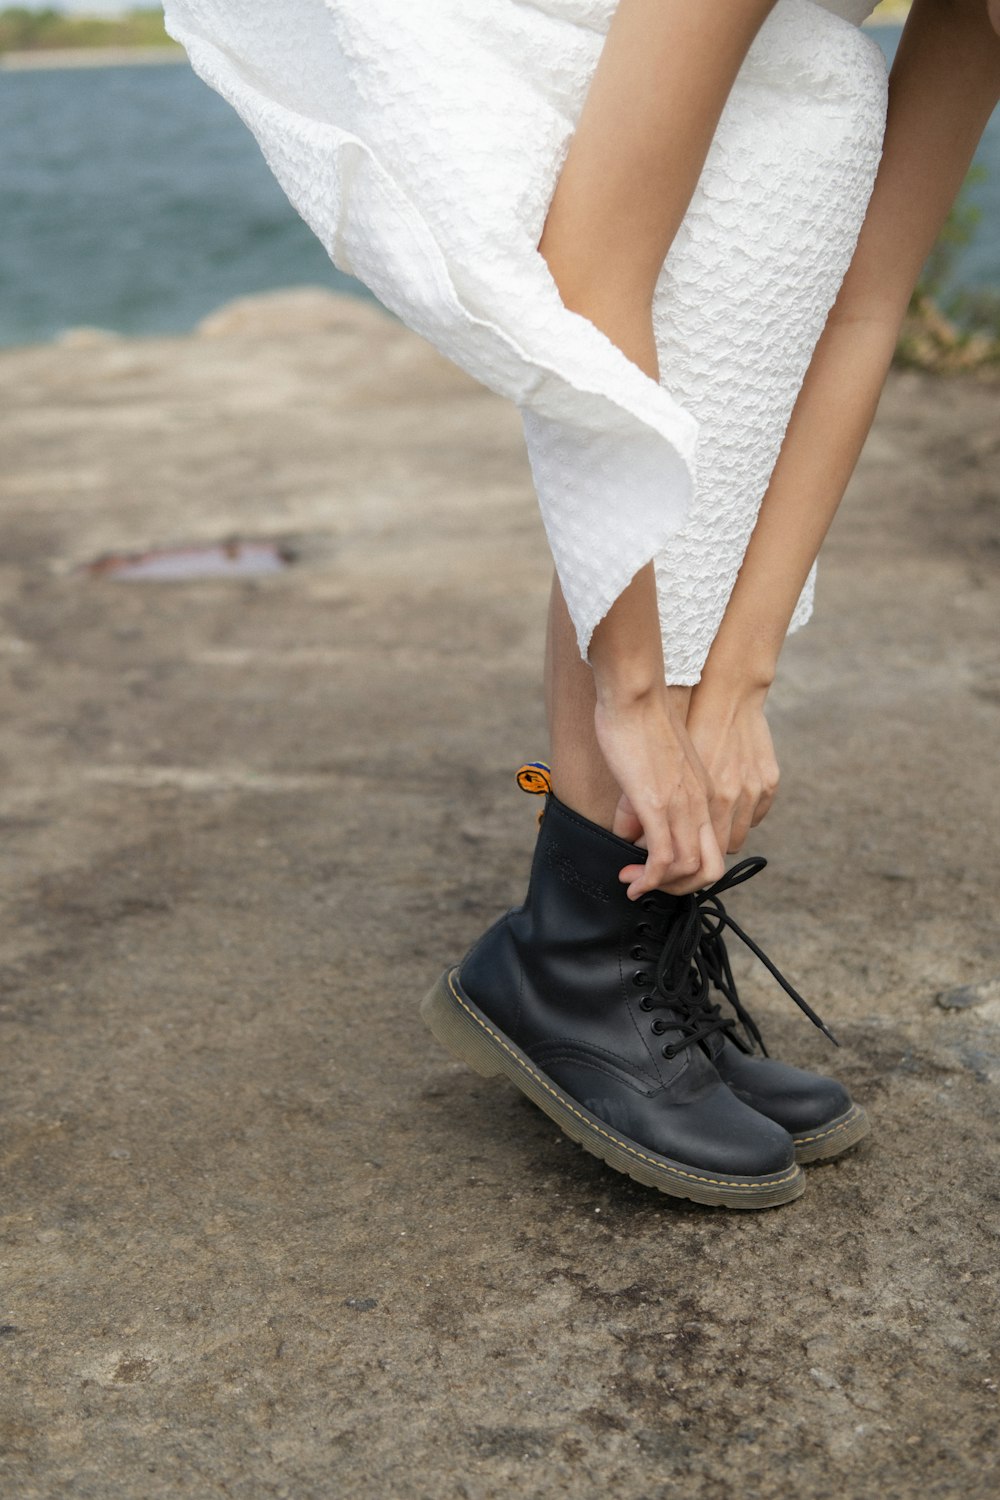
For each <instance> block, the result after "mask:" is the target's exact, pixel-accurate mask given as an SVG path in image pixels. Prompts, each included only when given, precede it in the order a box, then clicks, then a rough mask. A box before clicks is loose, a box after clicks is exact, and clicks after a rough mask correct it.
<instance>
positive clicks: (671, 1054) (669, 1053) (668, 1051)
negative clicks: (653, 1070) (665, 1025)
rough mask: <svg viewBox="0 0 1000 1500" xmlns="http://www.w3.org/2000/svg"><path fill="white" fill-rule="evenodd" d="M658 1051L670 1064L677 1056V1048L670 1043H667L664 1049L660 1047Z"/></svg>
mask: <svg viewBox="0 0 1000 1500" xmlns="http://www.w3.org/2000/svg"><path fill="white" fill-rule="evenodd" d="M660 1051H661V1052H662V1053H663V1056H664V1057H665V1058H666V1059H667V1061H668V1062H672V1061H673V1059H674V1058H675V1057H676V1056H677V1048H676V1047H674V1046H673V1045H672V1044H671V1043H670V1042H668V1043H667V1045H666V1046H665V1047H661V1048H660Z"/></svg>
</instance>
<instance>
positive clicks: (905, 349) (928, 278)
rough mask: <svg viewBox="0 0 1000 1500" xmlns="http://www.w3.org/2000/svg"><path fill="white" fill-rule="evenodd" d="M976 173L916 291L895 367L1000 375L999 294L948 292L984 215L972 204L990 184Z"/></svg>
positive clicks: (980, 290)
mask: <svg viewBox="0 0 1000 1500" xmlns="http://www.w3.org/2000/svg"><path fill="white" fill-rule="evenodd" d="M986 175H987V174H986V169H985V168H984V167H978V166H977V167H973V168H972V170H971V171H970V172H969V174H968V176H967V177H966V179H965V182H964V183H963V185H962V190H961V192H960V193H959V195H958V198H957V199H956V200H955V204H954V206H953V208H952V210H951V213H950V214H949V215H948V218H947V220H946V222H945V225H944V228H943V229H942V231H941V233H940V235H939V236H938V240H937V244H936V245H935V246H934V249H933V250H932V251H931V253H930V255H929V256H928V258H927V263H926V265H925V266H924V269H923V271H922V273H921V276H920V280H919V281H918V282H917V285H916V286H915V287H914V290H913V296H912V297H911V299H910V306H909V311H908V312H907V315H906V319H905V321H904V323H903V327H902V330H901V331H900V336H899V343H898V345H897V348H896V363H897V364H901V365H909V366H913V367H916V368H918V369H922V370H937V371H940V372H942V373H946V372H948V371H951V370H977V371H981V372H989V373H996V374H1000V291H994V290H991V289H989V288H975V289H972V290H970V289H968V288H959V289H957V290H949V286H950V285H952V277H953V272H954V269H955V263H956V261H957V259H958V256H959V253H960V252H961V251H962V250H963V249H964V248H965V246H966V245H968V244H970V243H971V242H972V240H973V239H974V238H975V235H976V233H977V231H978V229H979V225H980V220H981V218H982V211H981V209H980V208H979V207H978V205H977V204H976V203H975V202H974V201H972V194H973V193H974V191H975V189H976V187H977V186H978V185H979V184H980V183H981V182H984V181H985V179H986Z"/></svg>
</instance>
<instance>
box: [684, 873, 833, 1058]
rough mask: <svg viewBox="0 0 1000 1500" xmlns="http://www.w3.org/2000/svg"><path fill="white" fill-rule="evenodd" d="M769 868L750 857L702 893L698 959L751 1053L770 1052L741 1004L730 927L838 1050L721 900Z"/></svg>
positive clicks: (698, 900)
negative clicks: (757, 1050) (728, 947)
mask: <svg viewBox="0 0 1000 1500" xmlns="http://www.w3.org/2000/svg"><path fill="white" fill-rule="evenodd" d="M766 864H767V860H766V859H764V858H763V857H762V856H761V855H759V854H754V855H751V856H750V858H749V859H741V860H740V862H739V864H736V865H733V868H732V869H731V870H727V871H726V873H725V875H723V877H722V879H721V880H717V881H716V882H715V884H714V885H710V886H708V888H707V889H706V890H704V891H699V892H698V895H697V897H696V898H695V899H696V903H697V910H698V921H699V926H700V941H699V959H700V965H701V968H702V970H703V972H704V974H705V977H706V979H707V981H708V986H711V985H714V986H715V988H716V989H717V990H718V991H719V993H720V994H721V995H723V996H724V998H725V999H726V1000H727V1001H728V1002H729V1004H730V1005H731V1006H732V1007H733V1010H734V1011H735V1012H736V1015H737V1016H738V1018H739V1021H740V1025H741V1026H742V1027H743V1030H744V1032H745V1033H746V1036H747V1039H748V1040H749V1042H750V1044H751V1050H753V1045H754V1044H755V1043H756V1045H757V1046H759V1047H760V1050H761V1052H763V1054H764V1056H765V1057H766V1056H767V1055H768V1053H767V1048H766V1047H765V1045H764V1038H763V1037H762V1036H761V1034H760V1028H759V1027H758V1025H757V1023H756V1021H755V1020H754V1018H753V1016H751V1014H750V1012H749V1011H748V1010H747V1008H746V1006H745V1005H744V1004H743V1002H742V1001H741V1000H740V995H739V990H738V989H737V987H736V980H735V979H734V978H733V971H732V967H731V965H730V962H729V954H728V952H727V951H726V942H725V938H724V937H723V932H724V931H725V929H726V928H727V927H728V928H729V930H730V932H732V933H734V934H735V935H736V937H738V938H739V940H740V942H741V943H745V944H746V946H747V947H748V948H749V949H750V952H751V953H752V954H753V955H754V957H755V958H758V959H759V960H760V962H761V963H762V964H763V965H764V967H765V969H767V971H768V973H769V974H770V975H771V976H772V977H773V978H774V979H776V980H777V981H778V983H779V984H780V985H781V988H782V989H783V990H784V992H785V994H786V995H788V996H789V998H790V999H792V1000H794V1001H795V1004H796V1005H797V1006H798V1007H799V1010H801V1011H802V1013H803V1014H804V1015H806V1016H808V1017H809V1020H810V1021H811V1022H812V1023H813V1025H814V1026H818V1027H819V1029H820V1031H821V1032H822V1033H823V1035H824V1036H826V1037H829V1039H830V1041H831V1042H832V1043H833V1045H834V1046H835V1047H839V1046H840V1043H839V1042H838V1041H837V1038H836V1037H835V1036H834V1034H833V1032H832V1031H831V1030H830V1028H829V1026H828V1025H827V1024H826V1022H825V1021H824V1020H823V1019H822V1017H821V1016H818V1015H817V1014H816V1012H815V1011H814V1010H813V1008H812V1006H811V1005H810V1004H809V1002H808V1001H807V1000H804V999H803V997H802V996H801V995H800V994H799V992H798V990H797V989H795V988H794V986H793V985H790V984H789V983H788V980H787V979H786V978H785V976H784V975H783V974H782V973H781V971H780V970H779V969H778V968H777V966H776V965H775V964H773V963H772V962H771V960H770V959H769V958H768V956H767V954H766V953H765V952H764V951H763V950H762V949H761V948H760V947H758V945H757V944H756V943H755V942H754V940H753V938H752V937H750V936H749V934H748V933H746V932H744V931H743V928H742V927H741V926H740V925H739V923H738V922H736V921H734V920H733V918H732V917H731V916H730V915H729V913H728V912H727V911H726V908H725V907H724V906H723V904H722V901H721V899H720V897H721V896H722V893H723V892H724V891H729V890H732V888H733V887H734V886H737V885H742V884H743V882H744V881H745V880H752V879H753V877H754V875H759V874H760V872H761V870H763V869H764V867H765V866H766ZM711 1009H718V1007H717V1006H713V1007H711Z"/></svg>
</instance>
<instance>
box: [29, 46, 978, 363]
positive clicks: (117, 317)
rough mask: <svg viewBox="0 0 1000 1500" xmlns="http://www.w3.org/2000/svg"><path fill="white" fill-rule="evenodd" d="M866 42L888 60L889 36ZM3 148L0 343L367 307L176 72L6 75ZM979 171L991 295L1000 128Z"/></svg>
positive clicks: (252, 151) (962, 274)
mask: <svg viewBox="0 0 1000 1500" xmlns="http://www.w3.org/2000/svg"><path fill="white" fill-rule="evenodd" d="M873 34H874V35H875V36H876V37H877V39H878V40H879V41H880V42H881V43H882V45H883V46H884V47H885V49H886V51H887V52H888V53H890V54H891V52H892V50H893V48H894V46H895V41H896V38H897V36H898V30H897V29H896V28H893V27H882V28H879V29H877V30H876V31H875V32H874V33H873ZM0 141H2V142H3V150H2V153H0V203H2V205H3V207H2V223H3V231H2V234H0V344H16V343H26V342H33V341H35V340H39V339H47V338H50V337H52V336H53V335H54V334H57V333H59V332H60V331H61V330H63V329H65V328H67V327H74V326H77V325H80V324H94V325H97V326H99V327H104V328H113V329H118V330H120V331H122V332H125V333H161V332H180V331H184V330H187V329H189V328H191V327H192V326H193V324H194V323H196V322H197V320H198V319H199V318H201V317H203V316H204V315H205V314H206V313H208V312H210V311H211V310H212V309H213V308H215V307H218V306H219V304H220V303H222V302H226V301H228V300H229V299H230V298H232V297H238V296H242V295H244V294H245V293H249V292H258V291H265V290H269V289H271V288H273V287H279V286H292V285H301V284H304V283H309V284H314V285H320V286H327V287H331V288H335V289H339V290H350V291H354V292H358V293H360V294H362V295H367V294H366V293H365V292H364V289H363V288H360V287H359V286H358V283H357V282H355V281H352V280H351V279H350V278H349V277H346V276H343V275H341V273H340V272H338V271H336V270H335V269H334V267H333V266H332V265H331V263H330V261H329V260H328V258H327V256H326V254H325V252H324V251H323V250H322V248H321V247H320V245H319V243H318V242H317V240H316V239H315V238H314V237H313V235H312V234H311V233H310V231H309V230H308V229H307V228H306V227H305V225H304V224H303V223H302V221H301V220H300V219H299V218H298V216H297V215H296V214H295V213H294V211H293V210H292V209H291V208H290V206H289V204H288V202H287V201H286V199H285V197H284V195H283V194H282V192H281V190H280V188H279V187H278V186H277V184H276V183H275V181H274V179H273V178H272V177H271V174H270V172H269V171H268V169H267V167H266V166H265V165H264V162H263V159H262V158H261V155H260V152H259V150H258V148H257V146H256V143H255V142H254V140H253V138H252V136H251V135H250V133H249V132H248V131H247V129H246V128H245V126H244V125H242V124H241V122H240V121H239V119H238V118H237V116H236V115H235V114H234V112H233V111H232V110H231V109H230V108H229V106H228V105H227V104H225V103H223V101H222V100H221V99H220V98H219V97H218V96H217V95H216V94H214V93H212V91H211V90H210V89H208V88H206V86H205V85H204V84H203V83H201V82H200V80H198V79H197V78H195V76H194V74H193V73H192V72H191V71H190V69H189V68H188V67H187V65H186V64H171V63H165V64H162V65H153V66H147V67H141V68H140V67H135V68H130V67H121V68H103V67H102V68H82V69H72V70H69V69H66V70H55V71H51V72H49V71H39V72H35V71H31V72H23V73H18V72H6V73H0ZM980 159H981V160H983V162H984V163H985V164H986V166H987V168H988V171H989V181H988V183H986V184H984V185H983V186H981V187H979V188H977V189H976V191H975V194H974V196H975V199H976V200H977V201H978V202H979V203H980V204H981V206H982V208H983V223H982V226H981V227H980V230H979V232H978V234H977V237H976V240H975V243H974V244H973V245H971V246H970V247H969V248H968V249H967V250H965V251H964V252H963V253H962V255H961V257H960V259H959V262H958V264H957V267H956V280H957V281H958V282H960V283H961V284H963V285H970V286H992V287H995V288H997V289H998V290H1000V117H997V116H995V117H994V119H993V121H992V122H991V125H990V129H989V132H988V135H987V138H986V139H985V141H984V143H983V147H982V149H981V152H980Z"/></svg>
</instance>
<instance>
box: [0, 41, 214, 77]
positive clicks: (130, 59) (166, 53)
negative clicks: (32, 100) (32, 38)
mask: <svg viewBox="0 0 1000 1500" xmlns="http://www.w3.org/2000/svg"><path fill="white" fill-rule="evenodd" d="M180 62H187V53H186V52H185V51H184V48H183V47H175V46H169V47H167V46H159V45H157V46H154V47H39V48H38V49H37V50H32V51H22V52H4V53H0V71H3V72H8V73H29V72H31V73H34V72H42V71H45V70H49V71H55V70H56V69H61V68H121V67H129V66H136V67H149V66H150V65H151V64H152V65H155V64H156V63H180Z"/></svg>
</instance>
